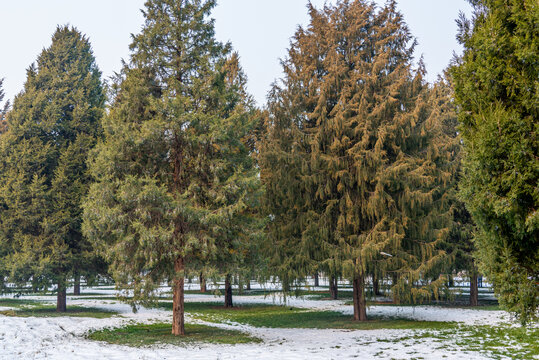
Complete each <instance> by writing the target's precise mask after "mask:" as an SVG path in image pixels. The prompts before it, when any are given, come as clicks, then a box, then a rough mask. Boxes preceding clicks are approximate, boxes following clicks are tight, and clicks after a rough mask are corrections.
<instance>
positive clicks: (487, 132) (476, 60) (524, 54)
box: [451, 0, 539, 322]
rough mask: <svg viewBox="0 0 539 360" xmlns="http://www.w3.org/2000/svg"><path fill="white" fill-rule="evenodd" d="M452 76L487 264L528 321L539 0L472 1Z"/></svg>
mask: <svg viewBox="0 0 539 360" xmlns="http://www.w3.org/2000/svg"><path fill="white" fill-rule="evenodd" d="M470 3H471V4H472V6H473V8H474V15H473V18H472V19H471V20H467V19H466V18H464V17H461V19H460V20H459V28H460V30H459V35H458V39H459V40H460V42H461V43H462V44H463V45H464V54H463V55H462V57H460V58H457V59H456V60H455V64H454V66H453V67H452V70H451V75H452V81H453V86H454V89H455V100H456V103H457V105H458V106H459V110H460V111H459V121H460V131H461V132H462V138H463V141H464V148H465V157H464V176H463V177H462V182H461V188H462V197H463V199H464V201H465V202H466V206H467V208H468V209H469V211H470V212H471V214H472V217H473V220H474V221H475V223H476V224H477V227H478V232H477V234H476V237H475V242H476V247H477V250H478V252H477V256H478V259H479V262H480V267H481V269H482V270H483V272H484V273H485V274H486V275H487V277H488V278H489V280H490V281H492V282H493V284H494V288H495V291H496V293H497V295H498V296H499V299H500V302H501V303H502V305H504V307H505V308H506V309H508V310H510V311H513V312H514V313H516V314H518V316H519V317H520V318H521V320H522V321H523V322H526V321H528V320H529V319H532V318H536V316H537V309H538V306H539V285H538V284H539V212H538V206H539V191H538V189H539V188H538V186H537V184H538V181H539V158H538V154H539V139H538V138H537V131H538V128H539V121H538V119H539V101H538V95H537V91H538V79H539V53H538V52H537V49H538V48H539V4H538V3H537V1H534V0H523V1H500V0H475V1H470Z"/></svg>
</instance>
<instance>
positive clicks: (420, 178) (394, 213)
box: [261, 0, 449, 320]
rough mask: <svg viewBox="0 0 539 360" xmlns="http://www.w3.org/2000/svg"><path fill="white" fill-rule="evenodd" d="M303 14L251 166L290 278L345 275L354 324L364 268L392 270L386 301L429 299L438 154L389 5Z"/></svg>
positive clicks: (438, 225)
mask: <svg viewBox="0 0 539 360" xmlns="http://www.w3.org/2000/svg"><path fill="white" fill-rule="evenodd" d="M309 12H310V16H311V22H310V25H309V27H308V28H306V29H303V28H300V29H299V30H298V31H297V32H296V35H295V36H294V38H293V41H292V44H291V48H290V50H289V53H288V55H289V56H288V58H287V59H286V60H285V61H284V62H283V64H284V72H285V78H284V79H283V85H282V86H280V87H279V86H276V87H275V88H274V90H273V94H275V95H274V96H273V97H271V99H270V105H269V109H270V117H269V120H268V127H269V135H268V139H267V140H266V142H267V143H266V145H265V149H267V150H266V151H267V152H266V153H264V154H263V155H262V157H263V158H265V161H261V164H262V170H263V180H264V181H265V182H266V186H267V189H268V190H267V196H268V203H269V204H270V205H273V206H271V207H270V208H269V209H268V210H269V213H270V215H271V217H272V218H274V221H273V222H272V223H271V224H270V234H271V235H272V236H273V238H274V239H277V241H278V242H277V244H278V245H279V246H277V247H276V248H277V249H276V251H277V252H278V253H280V252H284V253H286V252H288V251H289V248H288V246H287V241H288V242H289V241H292V244H293V251H294V254H290V253H287V254H286V255H287V256H290V257H291V258H292V259H293V260H288V261H287V265H288V266H291V267H293V268H294V270H295V271H296V272H289V274H290V275H297V274H301V273H303V274H307V273H310V272H311V271H312V267H313V266H315V265H316V264H323V266H325V267H326V269H329V271H334V272H340V273H342V274H343V275H344V276H346V277H347V278H349V279H350V280H351V281H352V282H353V286H354V318H355V319H356V320H366V319H367V317H366V300H365V291H364V288H365V282H366V277H367V273H368V272H369V271H370V270H371V268H372V266H373V265H374V264H375V263H376V264H377V265H376V266H377V268H378V271H381V272H383V273H385V274H393V275H394V277H393V278H394V280H395V282H394V283H393V287H392V291H393V294H394V297H395V298H396V299H397V300H398V301H404V300H405V301H419V300H420V299H422V298H429V297H431V296H432V295H433V293H436V290H437V288H438V287H439V286H440V285H441V284H442V283H443V281H442V279H436V280H435V281H431V282H429V283H428V284H427V286H420V282H423V281H424V280H425V277H424V275H425V273H426V272H427V271H428V270H429V269H430V268H431V267H432V266H434V264H436V263H437V262H439V261H442V260H443V258H444V253H443V252H442V251H440V250H439V249H438V244H439V243H440V241H441V240H442V239H443V238H444V236H445V235H446V234H447V231H448V229H447V227H448V224H449V217H448V213H447V209H446V208H445V207H444V200H443V191H440V185H441V184H442V181H443V179H444V178H445V177H447V176H448V174H447V172H446V171H445V170H444V166H443V165H444V164H445V162H446V161H447V160H446V159H445V158H443V157H442V156H440V155H439V153H438V146H439V141H440V139H441V137H442V134H441V128H440V126H439V123H438V122H437V120H436V118H435V117H433V116H431V114H432V104H431V102H430V98H429V93H428V91H427V90H428V89H427V88H426V86H425V85H424V82H423V80H422V68H420V69H419V70H418V71H416V72H413V71H412V69H411V66H412V64H411V63H412V54H413V48H414V43H413V41H412V37H411V35H410V33H409V31H408V28H407V27H406V25H405V24H404V22H403V20H402V16H401V15H400V14H399V13H398V12H397V11H396V4H395V2H394V1H391V2H389V3H388V4H387V5H386V6H385V7H384V8H383V9H381V10H377V9H376V7H375V6H374V5H373V4H371V3H369V2H367V1H362V0H356V1H346V0H343V1H338V2H337V4H336V5H335V6H326V7H324V8H323V9H321V10H317V9H315V8H314V7H313V6H311V5H310V6H309ZM279 169H281V170H279ZM278 171H280V173H278V175H277V176H275V175H273V174H274V173H275V172H278ZM283 172H286V173H285V174H282V173H283ZM270 189H271V191H270ZM281 199H282V200H281ZM279 205H280V206H281V208H279ZM274 234H278V235H281V234H282V235H281V236H280V237H279V236H275V235H274ZM289 234H290V235H292V236H290V235H289ZM287 237H288V240H286V239H287ZM280 239H285V240H284V241H281V240H280ZM290 239H292V240H290ZM305 270H308V272H306V271H305Z"/></svg>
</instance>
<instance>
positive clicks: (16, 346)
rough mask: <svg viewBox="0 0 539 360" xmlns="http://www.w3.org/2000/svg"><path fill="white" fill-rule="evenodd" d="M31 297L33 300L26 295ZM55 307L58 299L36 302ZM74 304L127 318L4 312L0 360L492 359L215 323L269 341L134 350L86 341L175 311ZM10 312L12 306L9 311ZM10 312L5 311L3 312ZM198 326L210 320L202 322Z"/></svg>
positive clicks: (422, 346)
mask: <svg viewBox="0 0 539 360" xmlns="http://www.w3.org/2000/svg"><path fill="white" fill-rule="evenodd" d="M85 292H91V293H94V294H95V293H97V292H99V293H102V294H103V295H107V294H111V293H113V291H112V290H103V289H85ZM24 298H26V297H24ZM28 298H31V299H34V300H45V301H51V302H53V301H54V300H55V299H54V297H47V296H43V297H36V296H32V297H28ZM221 300H222V298H220V299H219V298H216V297H215V296H214V295H194V294H191V295H187V296H186V301H197V302H198V301H221ZM234 301H235V303H236V304H247V303H277V304H278V303H281V302H282V301H283V299H282V298H280V297H273V296H269V297H263V296H235V297H234ZM287 304H288V305H289V306H296V307H304V308H312V309H317V310H334V311H341V312H343V313H351V311H352V307H351V306H350V305H345V304H344V302H343V301H327V300H313V299H308V298H305V299H301V298H300V299H297V298H288V299H287ZM69 305H82V306H88V307H100V308H104V309H109V310H114V311H116V312H118V313H120V316H113V317H111V318H106V319H94V318H75V317H52V318H34V317H29V318H22V317H9V316H2V315H0V359H6V360H7V359H62V360H63V359H100V360H103V359H309V360H314V359H325V360H327V359H337V358H339V359H340V358H344V359H349V358H358V359H374V358H377V359H410V358H423V359H441V358H445V359H485V358H487V357H485V356H486V355H484V354H480V353H477V352H465V351H462V350H459V348H458V346H455V341H456V339H455V338H452V337H448V338H447V339H445V340H443V341H441V342H440V339H439V338H437V339H435V338H430V337H418V336H417V335H418V334H419V335H421V334H424V330H327V329H301V330H300V329H268V328H255V327H251V326H246V325H240V324H211V325H213V326H218V327H222V328H229V329H236V330H242V331H245V332H248V333H250V334H253V335H254V336H256V337H259V338H261V339H262V340H263V343H261V344H241V345H212V344H200V345H189V346H185V347H174V346H153V347H150V348H131V347H126V346H117V345H110V344H105V343H101V342H95V341H90V340H87V339H85V337H84V335H85V334H86V333H87V332H88V331H90V330H93V329H102V328H106V327H118V326H122V325H124V324H127V323H131V322H135V323H152V322H161V321H170V318H171V313H170V312H168V311H164V310H158V309H140V310H139V312H137V313H136V314H134V313H132V312H131V308H130V307H129V306H128V305H125V304H122V303H119V302H117V301H113V300H107V299H103V300H97V299H83V298H80V297H69V299H68V306H69ZM5 309H6V308H4V310H5ZM0 310H2V309H0ZM368 313H369V314H371V315H386V316H399V317H406V318H410V319H418V320H433V321H456V322H460V323H463V324H476V325H478V324H485V325H496V324H502V323H507V322H510V319H509V318H508V316H507V315H506V313H504V312H502V311H487V310H471V309H452V308H442V307H434V306H418V307H409V306H402V307H395V306H373V307H371V308H369V312H368ZM189 320H190V321H192V322H198V323H204V322H201V321H197V320H194V319H189Z"/></svg>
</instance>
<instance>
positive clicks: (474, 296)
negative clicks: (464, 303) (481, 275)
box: [470, 271, 479, 306]
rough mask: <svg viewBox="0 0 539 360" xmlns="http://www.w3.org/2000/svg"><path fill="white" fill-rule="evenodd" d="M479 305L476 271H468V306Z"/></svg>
mask: <svg viewBox="0 0 539 360" xmlns="http://www.w3.org/2000/svg"><path fill="white" fill-rule="evenodd" d="M477 305H479V290H478V289H477V272H475V271H472V272H471V273H470V306H477Z"/></svg>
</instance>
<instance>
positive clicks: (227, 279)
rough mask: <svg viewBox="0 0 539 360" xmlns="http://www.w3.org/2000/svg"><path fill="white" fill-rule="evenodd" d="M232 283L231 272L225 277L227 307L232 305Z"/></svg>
mask: <svg viewBox="0 0 539 360" xmlns="http://www.w3.org/2000/svg"><path fill="white" fill-rule="evenodd" d="M232 306H233V305H232V284H230V274H227V275H226V277H225V307H227V308H229V307H232Z"/></svg>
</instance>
